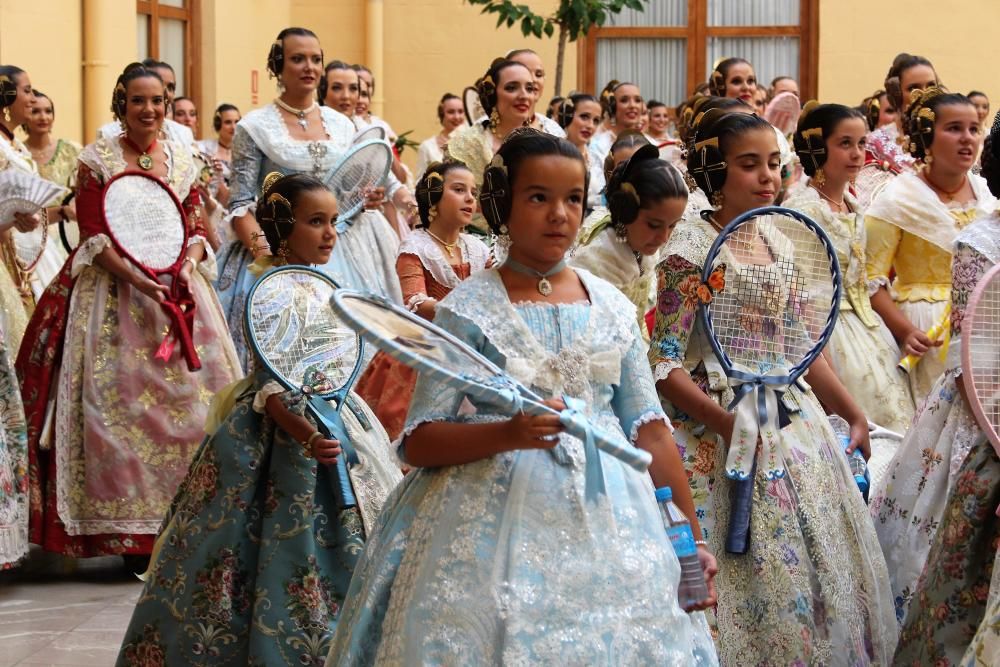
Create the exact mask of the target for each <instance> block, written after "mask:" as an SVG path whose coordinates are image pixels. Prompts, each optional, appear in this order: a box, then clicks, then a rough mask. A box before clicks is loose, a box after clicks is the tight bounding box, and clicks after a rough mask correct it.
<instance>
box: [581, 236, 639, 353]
mask: <svg viewBox="0 0 1000 667" xmlns="http://www.w3.org/2000/svg"><path fill="white" fill-rule="evenodd" d="M580 244H581V245H580V247H579V248H578V249H577V251H576V253H574V255H573V259H571V260H570V264H572V265H573V266H576V267H579V268H581V269H586V270H588V271H590V272H591V273H593V274H594V275H595V276H597V277H598V278H603V279H604V280H607V281H608V282H609V283H611V284H612V285H614V286H615V287H617V288H618V289H619V290H621V292H622V294H624V295H625V296H627V297H628V300H629V301H631V302H632V304H633V306H634V307H635V318H636V322H638V324H639V333H640V334H641V335H642V339H643V340H645V341H648V340H649V329H648V328H647V327H646V313H648V312H649V310H650V309H651V308H652V307H653V303H654V300H655V297H656V291H655V290H656V262H657V258H656V256H650V257H647V256H646V255H641V254H640V255H638V259H637V258H636V257H637V255H636V253H635V252H633V251H632V248H631V247H630V246H629V244H628V242H627V241H625V240H624V239H620V238H619V237H618V235H617V234H616V233H615V229H614V226H613V225H612V224H611V216H607V217H605V218H604V219H603V220H601V221H600V222H598V223H597V224H596V225H594V226H593V227H592V228H591V229H590V230H588V234H587V235H586V236H581V238H580Z"/></svg>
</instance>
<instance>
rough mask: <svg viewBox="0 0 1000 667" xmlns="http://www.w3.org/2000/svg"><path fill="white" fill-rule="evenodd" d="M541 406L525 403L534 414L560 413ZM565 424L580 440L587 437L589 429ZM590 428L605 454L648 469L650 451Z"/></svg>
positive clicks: (528, 410) (634, 466)
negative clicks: (535, 406) (624, 443)
mask: <svg viewBox="0 0 1000 667" xmlns="http://www.w3.org/2000/svg"><path fill="white" fill-rule="evenodd" d="M540 407H541V408H543V410H541V411H535V410H533V409H532V407H531V406H530V405H525V412H529V413H534V414H553V413H554V414H559V413H557V412H555V411H554V410H552V409H551V408H548V407H546V406H544V405H540ZM563 425H564V426H565V427H566V432H567V433H569V434H570V435H572V436H573V437H575V438H579V439H580V440H585V439H586V438H587V429H586V428H579V427H578V424H577V423H575V422H573V421H564V422H563ZM590 428H591V434H592V435H593V437H594V445H596V446H597V448H598V449H600V450H601V451H603V452H604V453H605V454H610V455H611V456H613V457H615V458H616V459H618V460H620V461H621V462H622V463H624V464H626V465H628V466H630V467H632V468H634V469H635V470H637V471H639V472H646V470H648V469H649V464H650V463H652V461H653V457H652V456H650V455H649V452H645V451H643V450H641V449H638V448H636V447H632V446H630V445H623V444H622V443H620V442H616V441H615V440H612V439H611V438H609V437H608V436H607V435H605V434H604V432H603V431H601V430H600V429H598V428H596V427H594V426H591V427H590Z"/></svg>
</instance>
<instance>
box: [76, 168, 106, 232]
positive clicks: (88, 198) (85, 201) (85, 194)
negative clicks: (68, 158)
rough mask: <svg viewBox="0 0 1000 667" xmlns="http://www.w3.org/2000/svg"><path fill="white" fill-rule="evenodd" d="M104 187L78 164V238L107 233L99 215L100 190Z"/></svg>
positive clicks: (95, 176)
mask: <svg viewBox="0 0 1000 667" xmlns="http://www.w3.org/2000/svg"><path fill="white" fill-rule="evenodd" d="M103 187H104V185H103V183H101V179H100V177H99V176H98V175H97V174H95V173H94V172H93V170H91V168H90V167H88V166H87V165H86V164H84V163H82V162H81V163H80V167H79V169H78V170H77V175H76V218H77V222H78V225H79V227H80V238H81V240H86V239H88V238H90V237H91V236H96V235H98V234H105V233H107V229H106V227H105V225H104V218H103V217H102V215H101V190H102V188H103Z"/></svg>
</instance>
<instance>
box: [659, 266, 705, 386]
mask: <svg viewBox="0 0 1000 667" xmlns="http://www.w3.org/2000/svg"><path fill="white" fill-rule="evenodd" d="M656 281H657V282H656V285H657V289H656V324H655V325H654V326H653V336H652V339H651V340H650V344H649V365H650V367H651V368H652V369H653V378H654V379H655V380H656V381H659V380H663V379H666V377H667V376H668V375H670V372H671V371H672V370H674V369H675V368H683V367H684V356H685V354H686V353H687V346H688V342H689V341H690V339H691V332H692V330H693V329H694V324H695V318H696V315H697V311H698V295H697V289H698V286H699V285H700V284H701V267H698V266H695V265H694V264H692V263H691V262H689V261H688V260H686V259H684V258H683V257H680V256H679V255H670V256H669V257H667V258H666V259H664V260H663V261H662V262H660V264H659V265H658V266H657V267H656Z"/></svg>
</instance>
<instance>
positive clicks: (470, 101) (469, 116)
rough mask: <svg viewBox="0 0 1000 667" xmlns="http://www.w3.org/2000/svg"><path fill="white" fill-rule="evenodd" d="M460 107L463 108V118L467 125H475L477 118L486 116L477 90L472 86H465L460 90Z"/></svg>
mask: <svg viewBox="0 0 1000 667" xmlns="http://www.w3.org/2000/svg"><path fill="white" fill-rule="evenodd" d="M462 107H463V108H464V109H465V120H467V121H468V122H469V125H475V124H476V121H477V120H479V119H480V118H484V117H485V116H486V110H485V109H483V105H482V103H481V102H480V101H479V91H478V90H476V89H475V88H473V87H472V86H467V87H466V89H465V90H463V91H462Z"/></svg>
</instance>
